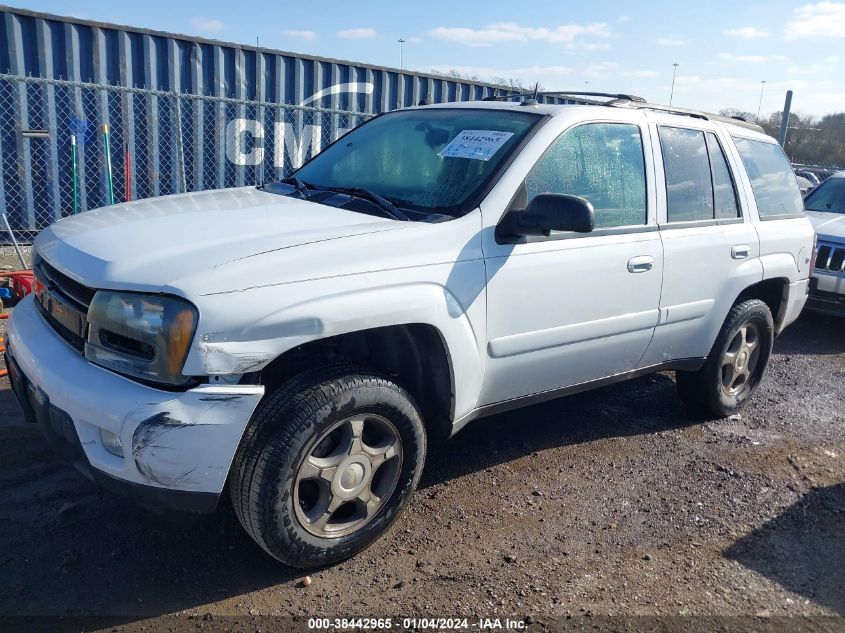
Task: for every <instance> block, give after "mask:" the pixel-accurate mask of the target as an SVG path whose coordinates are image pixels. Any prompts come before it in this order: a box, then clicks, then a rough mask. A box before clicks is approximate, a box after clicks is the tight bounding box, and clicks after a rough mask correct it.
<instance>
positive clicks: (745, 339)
mask: <svg viewBox="0 0 845 633" xmlns="http://www.w3.org/2000/svg"><path fill="white" fill-rule="evenodd" d="M743 333H745V334H744V335H743ZM752 341H753V343H754V344H753V346H752V344H751V343H752ZM773 342H774V324H773V321H772V313H771V311H770V310H769V307H768V306H767V305H766V304H765V303H763V302H762V301H760V300H759V299H748V300H746V301H742V302H741V303H737V304H736V305H734V307H733V308H731V311H730V312H729V313H728V316H727V318H726V319H725V323H724V325H723V326H722V329H721V330H720V331H719V335H718V336H717V337H716V342H715V343H713V347H712V349H711V350H710V354H709V355H708V356H707V360H706V361H705V363H704V366H703V367H702V368H701V369H699V370H698V371H694V372H692V371H678V372H676V375H675V383H676V385H677V388H678V395H679V396H680V398H681V400H682V401H683V402H684V404H686V405H687V406H688V407H689V408H690V409H691V410H692V411H694V412H696V413H699V412H700V413H706V414H710V415H713V416H715V417H717V418H725V417H728V416H729V415H731V414H733V413H736V412H737V411H738V410H739V409H740V408H741V407H742V406H743V405H744V404H745V403H746V402H748V400H749V399H750V398H751V396H752V395H753V394H754V392H755V391H756V390H757V387H758V386H759V385H760V381H761V380H762V379H763V375H764V374H765V371H766V366H767V365H768V363H769V357H770V356H771V353H772V343H773ZM742 352H745V355H744V356H743V355H742Z"/></svg>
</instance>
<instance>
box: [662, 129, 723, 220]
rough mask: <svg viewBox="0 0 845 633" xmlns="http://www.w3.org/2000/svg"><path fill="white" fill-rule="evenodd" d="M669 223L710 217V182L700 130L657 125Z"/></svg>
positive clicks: (711, 189) (708, 162)
mask: <svg viewBox="0 0 845 633" xmlns="http://www.w3.org/2000/svg"><path fill="white" fill-rule="evenodd" d="M659 134H660V148H661V150H662V152H663V171H664V172H665V174H666V204H667V210H668V213H669V221H670V222H691V221H694V220H712V219H713V217H714V216H713V185H712V183H711V180H710V160H709V158H708V156H707V144H706V143H705V141H704V132H699V131H697V130H686V129H682V128H676V127H660V128H659Z"/></svg>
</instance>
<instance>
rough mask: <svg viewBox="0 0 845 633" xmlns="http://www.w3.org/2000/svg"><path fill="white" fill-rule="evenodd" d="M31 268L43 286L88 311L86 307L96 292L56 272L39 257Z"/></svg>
mask: <svg viewBox="0 0 845 633" xmlns="http://www.w3.org/2000/svg"><path fill="white" fill-rule="evenodd" d="M33 268H34V269H35V276H36V277H40V278H41V282H42V283H43V284H44V285H46V286H47V287H48V288H50V289H51V290H58V291H59V292H61V293H62V294H63V295H64V296H65V297H66V298H67V299H70V300H72V301H74V302H76V303H77V304H79V306H80V307H83V308H85V310H87V309H88V306H90V305H91V302H92V301H93V300H94V294H95V293H96V292H97V291H96V290H94V289H92V288H89V287H88V286H83V285H82V284H81V283H79V282H78V281H74V280H73V279H71V278H70V277H68V276H67V275H65V274H64V273H63V272H61V271H59V270H56V268H55V267H54V266H52V265H51V264H50V263H49V262H47V261H45V260H43V259H41V257H38V256H36V258H35V265H34V266H33Z"/></svg>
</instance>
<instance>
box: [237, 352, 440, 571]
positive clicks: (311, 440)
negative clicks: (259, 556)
mask: <svg viewBox="0 0 845 633" xmlns="http://www.w3.org/2000/svg"><path fill="white" fill-rule="evenodd" d="M425 451H426V436H425V430H424V428H423V423H422V420H421V419H420V415H419V412H418V410H417V407H416V405H415V404H414V402H413V401H412V399H411V397H410V395H409V394H408V393H407V392H406V391H405V390H404V389H402V387H400V386H399V385H397V384H396V383H394V382H392V381H391V380H389V379H388V378H386V377H384V376H381V375H378V374H375V373H370V372H366V371H362V372H353V371H351V370H350V369H349V368H340V367H338V368H326V369H321V370H317V371H315V372H311V373H309V374H305V375H302V376H299V377H297V378H295V379H293V380H292V381H290V382H289V383H287V384H286V385H283V386H282V387H280V388H279V389H278V390H276V391H275V392H274V393H273V394H271V395H270V397H269V398H267V400H266V401H265V402H264V403H262V405H260V406H259V408H258V410H257V411H256V413H255V416H254V419H253V423H252V424H251V425H250V427H249V428H248V430H247V433H246V434H245V436H244V440H243V441H242V443H241V447H240V448H239V450H238V454H237V455H236V457H235V463H234V464H233V468H232V481H231V496H232V503H233V506H234V509H235V514H236V515H237V516H238V519H239V520H240V522H241V524H242V525H243V527H244V528H245V529H246V531H247V533H249V535H250V536H252V538H253V539H255V541H256V542H257V543H258V544H259V545H260V546H261V547H262V548H264V550H265V551H267V552H268V553H269V554H270V555H271V556H273V557H274V558H276V559H278V560H280V561H282V562H283V563H287V564H288V565H292V566H294V567H315V566H319V565H326V564H330V563H334V562H337V561H340V560H343V559H345V558H349V557H350V556H353V555H354V554H356V553H357V552H359V551H361V550H363V549H364V548H366V547H367V546H368V545H370V544H371V543H372V542H373V541H375V540H376V539H377V538H378V537H379V536H380V535H381V534H382V533H384V532H385V531H386V530H387V529H388V528H389V527H390V525H391V524H392V523H393V521H394V520H395V519H396V518H397V517H398V515H399V512H401V510H402V509H403V508H404V507H405V505H406V504H407V503H408V501H409V500H410V497H411V494H412V493H413V491H414V489H415V488H416V486H417V483H418V482H419V479H420V475H421V473H422V469H423V463H424V460H425Z"/></svg>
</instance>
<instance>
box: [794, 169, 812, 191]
mask: <svg viewBox="0 0 845 633" xmlns="http://www.w3.org/2000/svg"><path fill="white" fill-rule="evenodd" d="M795 182H797V183H798V190H799V191H800V192H801V195H802V196H806V195H807V194H808V193H810V192H811V191H812V190H813V188H814V187H815V185H814V184H813V183H812V181H810V180H808V179H807V178H804V177H803V176H799V175H797V174H796V175H795Z"/></svg>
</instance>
